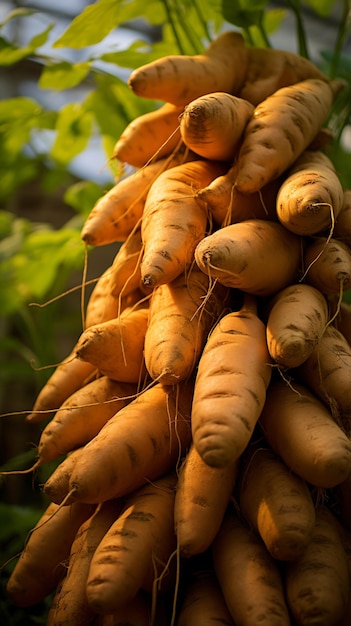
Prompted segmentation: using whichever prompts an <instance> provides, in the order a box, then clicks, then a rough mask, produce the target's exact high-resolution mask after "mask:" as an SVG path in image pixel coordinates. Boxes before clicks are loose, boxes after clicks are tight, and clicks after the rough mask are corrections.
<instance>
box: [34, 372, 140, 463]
mask: <svg viewBox="0 0 351 626" xmlns="http://www.w3.org/2000/svg"><path fill="white" fill-rule="evenodd" d="M136 391H137V389H136V385H135V384H133V383H121V382H115V381H113V380H111V379H109V378H107V376H101V377H100V378H97V379H96V380H94V381H92V382H90V383H88V384H87V385H85V387H82V388H81V389H78V391H76V392H75V393H74V394H72V395H71V396H70V397H69V398H68V399H67V400H66V401H65V402H64V403H63V404H62V405H61V407H60V409H59V410H58V411H57V413H56V414H55V416H54V417H53V419H52V420H50V422H49V423H48V424H47V425H46V426H45V428H44V430H43V431H42V433H41V436H40V440H39V444H38V464H40V465H41V464H42V463H47V462H49V461H53V460H55V459H58V458H59V457H60V456H63V455H65V454H68V452H70V451H71V450H74V449H75V448H78V447H80V446H83V445H84V444H86V443H88V441H90V439H92V438H93V437H95V435H96V434H97V433H98V432H99V430H100V429H101V428H102V426H103V425H104V424H105V423H106V422H107V421H108V420H109V419H110V417H112V416H113V415H114V414H115V413H116V412H117V411H118V410H119V409H120V408H122V407H123V406H125V405H127V404H128V403H129V402H130V401H131V400H132V399H133V397H134V396H135V394H136Z"/></svg>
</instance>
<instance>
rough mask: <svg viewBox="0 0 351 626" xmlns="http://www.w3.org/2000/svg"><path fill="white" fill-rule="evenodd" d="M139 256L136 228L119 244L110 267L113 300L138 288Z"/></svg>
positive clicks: (140, 243)
mask: <svg viewBox="0 0 351 626" xmlns="http://www.w3.org/2000/svg"><path fill="white" fill-rule="evenodd" d="M141 254H142V241H141V232H140V228H137V229H136V230H135V231H133V232H132V233H131V234H130V235H129V236H128V237H127V239H126V240H125V241H124V242H123V243H122V244H121V246H120V247H119V249H118V252H117V254H116V256H115V258H114V260H113V263H112V266H111V277H110V289H111V295H112V296H113V297H114V298H121V297H122V296H124V297H125V296H127V295H129V294H130V293H132V292H133V291H135V290H136V289H139V288H140V286H141V273H140V263H141ZM115 317H116V316H115Z"/></svg>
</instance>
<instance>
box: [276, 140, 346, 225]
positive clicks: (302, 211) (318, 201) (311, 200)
mask: <svg viewBox="0 0 351 626" xmlns="http://www.w3.org/2000/svg"><path fill="white" fill-rule="evenodd" d="M302 156H303V159H297V161H295V164H294V166H293V168H292V170H291V171H290V172H289V174H288V176H287V178H286V179H285V180H284V181H283V183H282V185H281V187H280V189H279V191H278V195H277V202H276V209H277V216H278V219H279V221H280V222H281V224H283V225H284V226H285V227H286V228H288V230H290V231H292V232H293V233H296V234H298V235H315V234H317V233H320V232H322V231H324V230H326V229H329V230H330V229H331V228H333V225H334V222H335V220H336V219H337V217H338V215H339V213H340V212H341V210H342V206H343V200H344V192H343V188H342V184H341V181H340V179H339V177H338V175H337V173H336V171H335V169H334V166H333V165H332V162H331V161H330V160H329V159H328V158H327V157H326V156H325V155H324V154H323V153H319V152H318V151H317V152H316V151H315V152H312V151H307V152H305V153H303V155H302ZM320 157H323V158H322V159H321V158H320Z"/></svg>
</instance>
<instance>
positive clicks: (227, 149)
mask: <svg viewBox="0 0 351 626" xmlns="http://www.w3.org/2000/svg"><path fill="white" fill-rule="evenodd" d="M253 111H254V106H253V105H252V104H251V103H250V102H248V101H247V100H244V99H243V98H238V97H237V96H233V95H231V94H229V93H226V92H223V91H217V92H211V93H208V94H206V95H203V96H200V97H199V98H196V99H195V100H192V101H191V102H189V104H187V106H186V107H185V109H184V112H183V114H182V116H181V118H180V134H181V137H182V139H183V141H184V143H185V145H186V146H188V148H190V150H192V151H193V152H195V153H196V154H199V155H200V156H202V157H204V158H206V159H213V160H219V161H233V160H234V158H235V154H236V151H237V148H238V146H239V143H240V140H241V137H242V135H243V132H244V130H245V127H246V124H247V123H248V121H249V119H250V117H251V116H252V114H253Z"/></svg>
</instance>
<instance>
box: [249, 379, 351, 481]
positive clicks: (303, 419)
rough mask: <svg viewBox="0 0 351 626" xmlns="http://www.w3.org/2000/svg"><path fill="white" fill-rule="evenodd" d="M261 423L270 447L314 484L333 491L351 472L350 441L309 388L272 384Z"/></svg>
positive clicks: (298, 384)
mask: <svg viewBox="0 0 351 626" xmlns="http://www.w3.org/2000/svg"><path fill="white" fill-rule="evenodd" d="M259 423H260V425H261V427H262V430H263V432H264V435H265V437H266V440H267V442H268V444H269V445H270V447H271V448H272V449H273V450H274V451H275V452H276V453H277V454H278V455H280V456H281V458H282V459H283V461H284V462H285V463H286V465H287V466H288V467H289V468H290V469H291V470H292V471H293V472H295V473H296V474H297V475H298V476H300V477H301V478H303V479H304V480H306V481H307V482H308V483H310V484H311V485H314V486H316V487H322V488H325V489H327V488H332V487H335V486H336V485H338V484H339V483H341V482H342V481H343V480H345V478H346V477H347V476H348V474H349V473H350V467H351V466H350V462H351V442H350V440H349V438H348V437H347V436H346V434H345V433H344V432H343V430H342V429H341V428H340V427H339V426H338V424H337V423H336V422H335V420H334V419H333V417H332V415H331V413H330V411H329V410H328V408H327V407H326V406H325V405H324V404H323V403H322V402H321V401H320V400H319V399H318V398H317V396H316V395H315V394H314V393H312V392H311V391H310V390H309V389H308V388H307V387H306V386H305V385H302V384H301V383H297V382H295V381H293V382H291V383H290V385H288V384H287V382H286V381H283V380H277V381H274V382H271V384H270V386H269V389H268V391H267V397H266V402H265V405H264V408H263V410H262V413H261V416H260V420H259Z"/></svg>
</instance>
